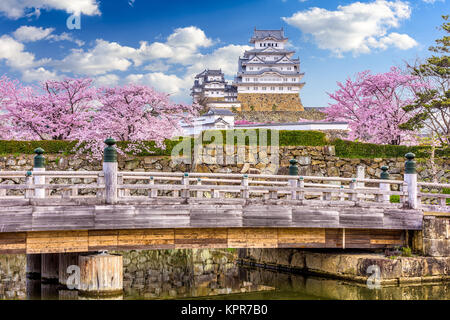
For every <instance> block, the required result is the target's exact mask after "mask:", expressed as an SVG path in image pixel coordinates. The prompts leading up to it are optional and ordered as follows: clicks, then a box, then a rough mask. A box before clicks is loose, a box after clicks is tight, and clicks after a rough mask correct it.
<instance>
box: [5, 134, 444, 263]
mask: <svg viewBox="0 0 450 320" xmlns="http://www.w3.org/2000/svg"><path fill="white" fill-rule="evenodd" d="M107 142H108V140H107ZM36 152H37V156H36V157H35V165H34V169H33V171H28V172H27V171H13V172H10V171H0V253H27V254H37V253H65V252H89V251H97V250H126V249H174V248H254V247H257V248H385V247H392V246H402V245H404V244H405V243H406V241H407V236H408V233H407V231H408V230H421V229H422V223H423V222H422V221H423V212H424V211H446V210H448V209H447V206H446V199H447V198H450V195H446V194H443V192H442V189H443V188H449V187H450V185H447V184H431V183H418V182H417V174H416V172H415V163H414V155H412V154H409V155H407V157H408V160H407V161H406V174H405V179H404V180H403V181H399V180H390V179H389V175H388V172H387V170H388V169H387V168H383V173H382V175H381V177H380V179H376V180H375V179H354V178H341V177H306V176H305V177H302V176H299V175H298V169H297V167H296V161H295V160H293V161H292V162H291V167H290V175H286V176H282V175H261V174H258V175H254V174H249V175H242V174H218V173H214V174H207V173H169V172H118V170H117V167H118V166H117V154H116V153H115V150H114V143H113V141H111V140H110V141H109V147H107V148H106V149H105V160H104V163H103V171H63V172H60V171H58V172H56V171H53V172H52V171H45V168H44V157H43V155H42V154H43V150H41V149H38V150H36ZM425 190H433V192H425ZM391 196H398V197H399V198H400V202H399V203H391V201H390V198H391Z"/></svg>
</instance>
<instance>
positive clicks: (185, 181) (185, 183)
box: [181, 172, 190, 198]
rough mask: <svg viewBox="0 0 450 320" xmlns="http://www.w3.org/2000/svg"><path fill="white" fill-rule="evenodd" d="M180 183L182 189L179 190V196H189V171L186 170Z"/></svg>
mask: <svg viewBox="0 0 450 320" xmlns="http://www.w3.org/2000/svg"><path fill="white" fill-rule="evenodd" d="M181 184H182V185H183V187H184V189H183V190H181V197H182V198H189V197H190V192H189V173H188V172H186V173H185V174H184V176H183V178H182V179H181Z"/></svg>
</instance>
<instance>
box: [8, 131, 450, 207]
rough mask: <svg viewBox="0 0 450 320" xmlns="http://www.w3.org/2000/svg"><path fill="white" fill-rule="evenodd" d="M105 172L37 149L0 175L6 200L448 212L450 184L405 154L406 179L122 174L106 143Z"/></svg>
mask: <svg viewBox="0 0 450 320" xmlns="http://www.w3.org/2000/svg"><path fill="white" fill-rule="evenodd" d="M106 143H107V144H108V147H107V148H106V149H105V159H104V163H103V171H45V166H44V157H43V155H42V154H43V152H44V151H43V150H42V149H40V148H38V149H36V153H37V155H36V157H35V160H34V168H33V171H0V200H2V199H17V198H18V199H42V198H61V199H89V198H96V199H97V200H99V201H101V202H105V203H107V204H114V203H117V202H120V201H129V200H139V199H143V200H146V201H148V200H149V199H180V198H181V199H191V200H192V201H195V200H199V199H200V200H201V201H207V199H213V200H214V201H217V199H224V201H225V200H230V201H232V200H233V199H237V200H239V199H240V200H242V199H262V200H286V201H301V202H302V203H304V204H308V203H312V204H318V205H321V204H325V203H334V204H336V205H356V204H366V205H374V206H380V205H381V206H386V205H394V206H398V205H401V206H409V207H411V208H414V209H416V208H420V207H427V208H431V209H436V210H447V202H448V201H447V199H450V194H448V193H450V192H447V191H450V184H436V183H425V182H417V173H416V170H415V162H414V157H415V156H414V154H411V153H410V154H407V155H406V157H407V159H408V160H407V161H406V163H405V175H404V180H391V179H389V173H388V167H382V168H381V170H382V173H381V175H380V179H362V178H341V177H318V176H301V175H299V174H298V167H297V161H296V160H291V166H290V167H289V175H267V174H236V173H181V172H119V171H118V165H117V153H116V151H115V148H114V144H115V141H114V140H112V139H108V140H107V141H106Z"/></svg>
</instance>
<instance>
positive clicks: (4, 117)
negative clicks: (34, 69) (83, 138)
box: [0, 77, 97, 140]
mask: <svg viewBox="0 0 450 320" xmlns="http://www.w3.org/2000/svg"><path fill="white" fill-rule="evenodd" d="M96 100H97V98H96V89H95V88H94V87H93V86H92V80H90V79H65V80H61V81H50V80H49V81H45V82H44V83H43V84H42V87H41V88H38V87H25V86H22V85H21V84H20V83H19V82H17V81H12V80H9V79H8V78H6V77H3V78H2V79H1V80H0V104H1V105H0V106H1V109H2V114H0V122H2V123H3V125H2V127H3V130H2V132H3V133H2V135H3V136H4V138H6V139H19V140H71V139H74V137H75V136H76V135H77V134H78V133H79V132H80V131H83V130H84V127H85V126H86V123H87V122H88V121H90V119H91V118H92V117H93V115H94V111H95V101H96Z"/></svg>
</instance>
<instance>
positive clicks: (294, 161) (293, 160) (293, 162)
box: [289, 159, 298, 165]
mask: <svg viewBox="0 0 450 320" xmlns="http://www.w3.org/2000/svg"><path fill="white" fill-rule="evenodd" d="M289 163H290V164H291V165H295V164H297V163H298V161H297V159H291V160H289Z"/></svg>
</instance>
